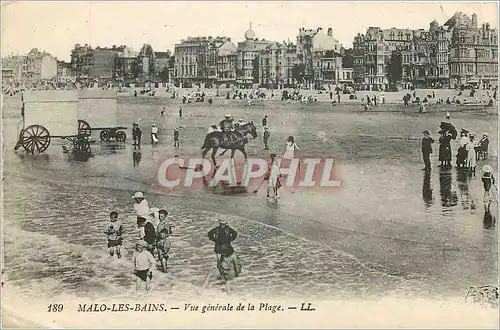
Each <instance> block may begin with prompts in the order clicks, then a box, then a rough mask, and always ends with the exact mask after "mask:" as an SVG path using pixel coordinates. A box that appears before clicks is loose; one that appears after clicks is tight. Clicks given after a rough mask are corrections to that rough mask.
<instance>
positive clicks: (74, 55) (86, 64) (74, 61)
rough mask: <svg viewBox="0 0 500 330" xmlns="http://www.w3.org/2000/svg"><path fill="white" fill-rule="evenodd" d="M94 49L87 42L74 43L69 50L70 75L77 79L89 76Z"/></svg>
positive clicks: (84, 78)
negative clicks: (83, 43) (82, 43)
mask: <svg viewBox="0 0 500 330" xmlns="http://www.w3.org/2000/svg"><path fill="white" fill-rule="evenodd" d="M93 56H94V50H93V49H92V47H91V46H90V45H88V44H85V45H83V46H82V45H80V44H76V45H75V47H74V48H73V49H72V50H71V70H72V75H73V76H74V77H76V78H77V79H78V80H86V79H88V78H89V74H90V71H91V69H92V66H93V60H94V59H93Z"/></svg>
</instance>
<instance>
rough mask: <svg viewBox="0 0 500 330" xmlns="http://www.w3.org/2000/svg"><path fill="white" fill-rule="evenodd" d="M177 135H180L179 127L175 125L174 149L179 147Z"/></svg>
mask: <svg viewBox="0 0 500 330" xmlns="http://www.w3.org/2000/svg"><path fill="white" fill-rule="evenodd" d="M179 133H180V129H179V126H178V125H175V127H174V147H179V146H180V143H179Z"/></svg>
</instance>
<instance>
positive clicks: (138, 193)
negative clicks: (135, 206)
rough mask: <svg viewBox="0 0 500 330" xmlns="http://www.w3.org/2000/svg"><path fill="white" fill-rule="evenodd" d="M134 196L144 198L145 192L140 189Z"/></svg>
mask: <svg viewBox="0 0 500 330" xmlns="http://www.w3.org/2000/svg"><path fill="white" fill-rule="evenodd" d="M132 198H144V194H143V193H142V192H140V191H138V192H136V193H135V194H134V196H132Z"/></svg>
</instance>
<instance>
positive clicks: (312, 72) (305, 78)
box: [296, 27, 341, 85]
mask: <svg viewBox="0 0 500 330" xmlns="http://www.w3.org/2000/svg"><path fill="white" fill-rule="evenodd" d="M340 48H341V45H340V43H339V41H338V40H337V39H335V38H334V37H333V30H332V28H328V31H327V33H326V34H325V33H324V31H323V28H321V27H319V28H317V29H305V28H300V29H299V33H298V34H297V46H296V54H297V60H296V65H297V67H298V69H299V71H300V72H299V77H300V78H299V80H301V81H299V83H302V84H304V83H306V84H311V83H313V82H315V84H316V85H317V84H318V81H319V80H320V79H321V77H320V76H318V75H321V62H322V58H323V56H324V54H325V52H326V51H334V52H337V53H338V52H340Z"/></svg>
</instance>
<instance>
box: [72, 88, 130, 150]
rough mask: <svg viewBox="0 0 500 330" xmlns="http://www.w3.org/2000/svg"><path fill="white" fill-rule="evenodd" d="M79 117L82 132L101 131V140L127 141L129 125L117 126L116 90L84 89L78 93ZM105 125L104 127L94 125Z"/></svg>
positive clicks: (89, 133) (86, 133)
mask: <svg viewBox="0 0 500 330" xmlns="http://www.w3.org/2000/svg"><path fill="white" fill-rule="evenodd" d="M78 119H80V121H79V125H78V126H79V131H80V133H81V134H85V135H88V136H90V135H91V133H92V131H101V133H100V134H99V137H100V139H101V141H109V140H111V139H114V140H115V141H117V142H125V140H126V139H127V134H126V133H125V132H124V131H123V130H125V129H127V127H123V126H117V104H116V93H115V91H114V90H111V89H106V90H100V89H84V90H81V91H80V92H79V94H78ZM95 125H103V126H104V127H93V126H95Z"/></svg>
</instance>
